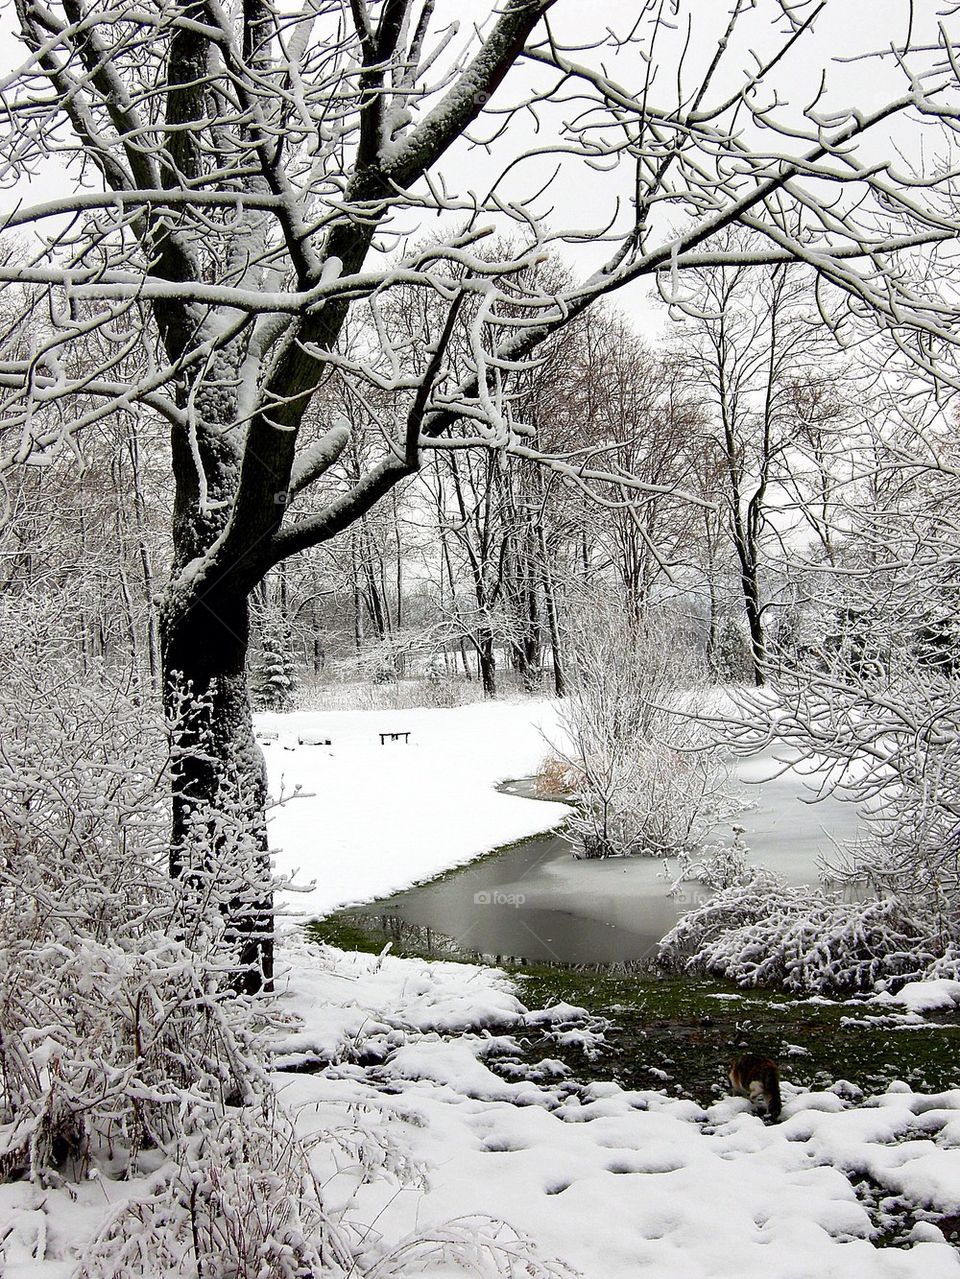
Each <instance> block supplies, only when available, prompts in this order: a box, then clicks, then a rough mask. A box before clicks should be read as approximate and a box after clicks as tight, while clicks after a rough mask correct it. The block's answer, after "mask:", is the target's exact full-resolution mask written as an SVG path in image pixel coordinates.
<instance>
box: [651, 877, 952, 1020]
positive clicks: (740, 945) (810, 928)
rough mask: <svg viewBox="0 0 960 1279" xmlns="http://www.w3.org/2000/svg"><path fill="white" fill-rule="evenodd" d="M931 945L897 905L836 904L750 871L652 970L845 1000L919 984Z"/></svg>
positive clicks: (707, 906) (690, 917) (889, 900)
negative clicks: (889, 984) (879, 987)
mask: <svg viewBox="0 0 960 1279" xmlns="http://www.w3.org/2000/svg"><path fill="white" fill-rule="evenodd" d="M934 938H935V931H934V929H933V927H932V923H931V921H930V920H929V919H927V918H926V917H925V916H924V915H922V914H918V913H915V912H914V911H912V910H911V909H909V908H908V907H907V906H905V905H904V904H903V903H902V902H900V901H899V900H898V899H897V898H896V897H881V898H872V899H870V900H869V901H864V902H854V903H849V902H842V901H838V900H836V899H835V898H833V897H831V896H829V895H828V894H825V893H822V892H816V891H813V890H811V889H809V888H804V887H792V886H789V885H787V884H784V883H783V881H782V880H780V879H778V878H777V876H775V875H773V874H771V872H769V871H765V870H758V871H756V872H755V873H754V874H753V876H752V877H751V878H750V879H749V880H748V881H747V882H745V883H741V884H737V885H734V886H733V887H731V888H727V889H724V890H723V891H722V892H719V893H717V894H716V896H714V897H712V898H711V899H710V900H709V901H708V902H706V903H704V905H702V906H700V907H698V908H697V909H695V910H692V911H690V912H689V913H688V914H686V915H684V917H683V918H682V919H681V920H680V922H679V923H678V924H677V925H676V927H674V928H673V929H672V931H671V932H670V933H668V934H667V936H666V937H665V938H664V939H663V941H662V943H661V947H660V962H661V963H662V964H663V965H664V966H666V967H672V968H683V969H685V970H687V971H695V972H704V973H711V974H713V975H714V976H719V977H727V978H729V979H731V980H733V981H735V982H738V983H739V984H740V985H741V986H761V985H762V986H782V987H784V988H785V989H787V990H795V991H804V992H812V993H819V994H824V995H849V994H852V993H854V992H857V991H863V990H871V989H872V988H873V987H874V986H875V985H876V984H877V983H878V982H886V981H894V980H896V981H897V982H902V981H906V980H909V979H911V978H915V977H919V976H921V975H922V974H923V973H924V972H925V971H926V970H927V969H928V968H929V967H930V966H931V965H932V964H933V962H934V960H935V957H936V955H937V951H938V947H937V945H936V943H935V941H934Z"/></svg>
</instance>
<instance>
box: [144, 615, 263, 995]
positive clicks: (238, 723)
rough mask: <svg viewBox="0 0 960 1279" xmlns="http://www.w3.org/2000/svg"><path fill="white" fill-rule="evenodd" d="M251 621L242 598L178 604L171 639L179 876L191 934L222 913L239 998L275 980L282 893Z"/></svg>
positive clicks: (168, 682)
mask: <svg viewBox="0 0 960 1279" xmlns="http://www.w3.org/2000/svg"><path fill="white" fill-rule="evenodd" d="M248 614H249V609H248V601H247V597H246V595H244V594H243V593H242V592H235V593H234V592H230V591H229V590H218V591H217V592H216V595H215V596H213V595H210V596H207V597H206V598H202V599H200V600H196V601H194V602H193V603H192V604H187V605H185V606H182V605H178V604H177V602H176V601H175V600H173V601H168V603H167V606H166V608H165V610H164V612H163V615H162V621H161V637H162V651H163V687H164V700H165V706H166V711H167V715H168V717H169V719H170V722H171V723H172V724H173V725H174V726H175V755H174V761H173V768H172V774H173V830H172V838H171V845H170V873H171V875H172V876H173V877H174V878H176V879H179V880H181V881H182V882H183V885H184V889H185V895H184V907H185V915H186V917H187V918H186V919H185V923H186V926H187V927H188V928H190V927H192V926H195V925H196V924H197V923H199V922H201V921H202V920H203V919H205V918H206V919H212V918H215V913H216V912H219V914H220V916H221V917H222V919H223V924H224V928H225V932H226V938H227V941H228V944H229V945H230V946H231V947H232V950H233V955H234V971H233V976H232V984H233V986H234V989H236V990H237V991H238V992H243V993H255V992H256V991H258V990H260V989H263V988H267V989H269V987H270V983H271V979H272V976H273V894H272V877H271V868H270V856H269V851H268V847H267V834H266V817H265V805H266V797H267V785H266V769H265V765H264V760H263V754H262V752H261V750H260V748H259V746H258V745H257V742H256V740H255V739H254V735H253V721H252V717H251V711H250V700H249V697H248V694H247V683H246V671H245V665H246V654H247V643H248V636H249V615H248ZM191 916H192V918H191Z"/></svg>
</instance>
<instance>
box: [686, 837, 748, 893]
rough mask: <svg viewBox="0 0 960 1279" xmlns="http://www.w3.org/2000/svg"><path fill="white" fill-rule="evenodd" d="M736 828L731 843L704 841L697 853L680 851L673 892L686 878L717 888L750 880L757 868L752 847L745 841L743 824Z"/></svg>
mask: <svg viewBox="0 0 960 1279" xmlns="http://www.w3.org/2000/svg"><path fill="white" fill-rule="evenodd" d="M733 832H734V835H733V843H732V844H727V843H725V842H724V841H723V840H718V841H717V842H716V843H712V844H704V846H703V847H702V848H701V849H700V851H699V853H698V854H696V855H695V856H694V855H693V854H690V853H687V852H681V853H679V854H678V856H677V877H676V881H675V883H674V885H673V888H672V889H671V892H676V891H677V890H678V889H679V887H680V885H681V884H682V883H683V882H684V881H686V880H696V881H697V882H698V883H700V884H706V886H707V887H708V888H712V889H714V890H715V891H719V890H720V889H723V888H733V887H734V886H735V885H737V884H745V883H748V882H749V880H750V879H751V877H752V875H753V872H754V867H752V866H751V865H750V861H749V857H750V850H749V848H747V846H746V844H745V843H744V842H743V827H742V826H734V828H733Z"/></svg>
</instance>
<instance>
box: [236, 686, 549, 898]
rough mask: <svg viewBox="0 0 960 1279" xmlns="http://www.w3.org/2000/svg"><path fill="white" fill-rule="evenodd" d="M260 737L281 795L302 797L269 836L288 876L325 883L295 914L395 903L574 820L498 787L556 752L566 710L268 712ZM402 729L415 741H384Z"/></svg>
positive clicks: (532, 705) (526, 705)
mask: <svg viewBox="0 0 960 1279" xmlns="http://www.w3.org/2000/svg"><path fill="white" fill-rule="evenodd" d="M257 729H258V731H259V732H260V733H261V735H263V736H264V737H270V735H272V734H276V735H277V736H276V739H275V740H264V741H263V742H262V745H263V749H264V754H265V755H266V757H267V769H268V772H269V777H270V785H271V790H272V793H274V794H280V793H281V790H282V791H283V793H285V794H289V793H290V792H292V791H293V790H295V789H296V788H297V787H299V788H300V792H301V794H300V796H299V797H297V798H293V799H291V800H289V802H287V803H285V804H283V805H282V806H280V807H279V808H277V809H275V810H274V814H273V817H272V821H271V828H270V835H271V843H272V844H274V845H275V846H276V848H277V868H278V870H279V871H280V872H281V874H284V875H293V876H294V877H295V880H296V882H297V883H298V884H307V883H309V882H310V881H313V882H314V885H315V886H314V887H313V888H312V889H310V890H309V891H308V892H305V893H299V892H298V893H297V894H295V895H291V899H290V904H291V906H292V907H293V908H294V909H296V910H306V911H309V912H310V913H312V914H323V913H325V912H326V911H329V910H333V909H335V908H336V907H338V906H344V905H349V904H352V903H355V902H362V901H371V900H373V899H374V898H377V897H382V896H385V895H387V894H388V893H391V892H394V891H396V890H397V889H399V888H406V887H407V886H408V885H410V884H413V883H417V882H419V881H420V880H424V879H428V878H430V877H432V876H433V875H437V874H439V873H440V872H441V871H444V870H448V869H449V868H450V867H452V866H460V865H462V864H463V863H464V862H468V861H470V860H471V859H472V858H474V857H477V856H478V855H479V854H481V853H485V852H488V851H489V850H490V849H492V848H497V847H499V846H500V845H502V844H506V843H510V842H511V841H513V840H515V839H522V838H524V837H526V836H528V835H536V834H539V833H540V832H541V831H545V830H551V829H552V828H553V827H555V826H557V825H559V824H560V822H562V821H563V819H564V818H565V817H566V815H567V812H568V810H567V808H566V807H565V806H564V805H563V804H549V803H536V804H535V803H531V802H530V800H528V799H521V798H518V797H517V796H515V795H503V794H501V793H500V792H498V791H496V790H495V789H494V787H495V785H496V784H497V783H498V782H502V781H506V780H508V779H510V778H515V777H526V776H529V775H530V774H532V773H535V772H536V771H537V769H538V768H539V766H540V764H541V763H542V762H543V760H544V758H545V757H546V756H547V755H549V754H550V753H551V749H550V746H549V743H548V741H547V740H546V739H547V738H555V737H556V735H557V732H558V730H557V711H556V702H547V701H544V702H532V701H522V702H517V703H515V704H514V703H507V702H486V703H480V704H477V705H474V706H458V707H454V708H452V709H449V710H404V711H302V712H297V713H294V714H287V715H279V714H278V715H273V714H263V715H258V716H257ZM395 732H400V733H409V734H410V738H409V741H408V742H407V741H403V740H400V741H387V742H385V743H384V744H381V742H380V734H381V733H395ZM301 740H302V741H303V743H304V744H302V745H301V744H300V742H301ZM327 740H329V742H330V745H329V746H325V745H311V744H310V743H313V742H318V741H321V742H322V741H327Z"/></svg>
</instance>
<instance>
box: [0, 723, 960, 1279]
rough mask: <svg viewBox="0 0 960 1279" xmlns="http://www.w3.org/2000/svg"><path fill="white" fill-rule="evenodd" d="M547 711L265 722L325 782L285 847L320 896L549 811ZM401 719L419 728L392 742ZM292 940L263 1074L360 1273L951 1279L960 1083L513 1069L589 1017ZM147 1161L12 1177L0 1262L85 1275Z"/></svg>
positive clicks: (584, 1026)
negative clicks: (645, 1078) (805, 1084)
mask: <svg viewBox="0 0 960 1279" xmlns="http://www.w3.org/2000/svg"><path fill="white" fill-rule="evenodd" d="M551 714H552V711H551V708H550V707H549V706H548V705H541V704H538V703H529V702H528V703H524V704H520V705H517V706H511V705H477V706H471V707H465V708H459V709H457V710H455V711H446V710H423V711H407V712H402V713H400V714H397V713H395V712H390V713H372V712H356V713H350V714H347V713H344V714H339V713H323V714H302V715H288V716H276V717H270V716H262V717H260V719H259V728H260V730H261V731H262V732H264V733H268V734H269V733H270V732H276V733H277V734H278V737H277V740H276V741H273V742H269V743H267V746H266V749H267V753H268V758H269V767H270V771H271V780H272V783H273V785H274V786H275V787H279V786H280V784H281V783H282V784H283V785H284V786H285V787H286V788H287V789H290V788H291V787H293V786H295V785H300V786H302V787H303V788H304V790H310V791H312V792H314V796H313V797H312V798H306V799H300V800H296V801H293V802H291V803H290V804H288V805H287V806H285V807H283V808H282V809H280V810H279V811H278V812H277V813H276V815H275V816H274V819H273V821H274V825H273V839H274V842H275V843H276V844H279V845H280V846H281V849H282V852H281V861H280V867H281V869H282V870H285V871H291V870H293V869H294V867H295V866H299V874H300V878H301V879H302V878H303V877H304V876H309V877H314V878H316V880H317V881H318V886H317V888H316V889H315V890H313V892H312V893H311V894H310V895H309V896H307V897H306V899H305V904H306V905H307V907H308V908H309V909H310V910H311V911H321V910H324V909H329V908H331V907H334V906H337V905H339V904H342V903H345V902H349V901H357V900H362V899H364V898H370V897H373V896H377V895H380V894H383V893H386V892H389V891H391V890H393V889H396V888H398V887H400V886H402V885H403V884H406V883H409V882H410V881H411V880H413V879H419V878H424V877H427V876H430V875H433V874H435V873H437V872H438V871H440V870H442V869H444V868H446V867H449V866H453V865H456V864H459V863H461V862H463V861H465V860H468V859H469V858H471V857H473V856H475V855H477V854H478V853H481V852H483V851H485V850H487V849H489V848H492V847H495V846H496V845H498V844H501V843H503V842H505V841H508V840H512V839H517V838H520V837H522V836H526V835H529V834H532V833H536V832H538V831H541V830H543V829H544V828H549V827H550V826H552V825H554V824H556V823H557V822H558V821H559V820H561V819H562V817H563V814H564V811H565V810H564V808H563V806H561V805H546V804H539V803H532V802H530V801H529V800H524V799H517V798H513V797H510V796H505V795H500V794H498V793H497V792H495V791H494V790H493V786H494V784H495V783H496V782H498V781H500V780H503V779H504V778H507V777H513V776H518V775H523V774H529V773H531V772H533V771H534V770H535V769H536V768H537V766H538V764H539V763H540V761H541V759H542V758H543V757H544V755H545V754H547V751H548V748H547V746H546V743H545V742H544V740H543V737H542V736H541V729H542V730H543V731H545V732H547V734H548V735H550V734H552V733H554V732H555V731H556V729H555V723H553V722H552V720H551ZM407 731H409V732H410V735H411V736H410V743H409V745H407V744H405V743H403V742H388V743H386V744H385V745H383V746H381V745H380V739H379V734H380V733H381V732H407ZM300 737H302V738H304V739H309V740H312V741H316V739H318V738H327V737H329V739H330V741H331V745H330V746H329V747H327V746H322V745H308V744H306V740H305V743H304V744H303V745H301V744H299V741H298V739H299V738H300ZM288 747H294V749H287V748H288ZM301 900H304V899H301ZM278 958H279V965H278V971H279V976H278V983H277V985H278V991H277V998H276V1014H275V1016H274V1017H272V1018H271V1019H270V1028H269V1029H268V1030H267V1032H266V1035H267V1043H268V1048H269V1052H270V1056H271V1063H272V1068H273V1073H272V1075H271V1078H272V1080H273V1083H274V1085H275V1087H276V1089H277V1092H278V1095H279V1097H280V1099H281V1102H282V1104H283V1106H284V1107H285V1109H286V1110H287V1112H288V1114H289V1115H290V1117H291V1118H292V1120H293V1122H294V1124H295V1127H296V1131H297V1133H298V1135H299V1137H300V1138H301V1140H302V1142H303V1143H304V1146H305V1148H306V1149H307V1150H308V1151H309V1157H310V1161H311V1164H312V1166H313V1170H314V1172H315V1174H316V1176H317V1179H318V1183H319V1184H320V1186H321V1187H322V1193H323V1199H324V1204H325V1208H326V1211H327V1213H328V1214H329V1216H330V1219H331V1221H332V1223H333V1229H334V1230H335V1231H336V1232H337V1234H338V1236H339V1237H340V1238H341V1240H342V1241H343V1242H344V1244H345V1246H346V1249H347V1253H348V1254H349V1255H350V1256H351V1257H354V1258H355V1262H352V1263H351V1264H352V1265H353V1266H354V1268H353V1269H352V1270H350V1273H351V1274H354V1275H356V1276H357V1279H360V1277H361V1276H363V1277H364V1279H400V1277H401V1276H403V1277H406V1276H413V1275H419V1274H423V1275H427V1276H430V1279H453V1276H455V1275H458V1276H462V1275H463V1274H465V1273H468V1274H474V1275H477V1276H491V1279H493V1276H497V1277H498V1279H560V1277H561V1276H571V1275H582V1276H583V1279H636V1277H637V1276H643V1277H644V1279H726V1277H728V1276H729V1277H730V1279H734V1277H736V1279H948V1277H949V1279H960V1260H958V1253H957V1250H956V1249H955V1247H953V1246H952V1245H951V1244H950V1243H948V1242H947V1240H946V1237H945V1234H944V1230H946V1229H952V1228H954V1226H955V1225H956V1224H957V1223H958V1219H960V1088H957V1089H954V1090H951V1091H949V1092H946V1093H944V1094H941V1095H938V1096H924V1095H921V1094H917V1093H914V1092H912V1091H911V1090H910V1089H909V1088H908V1086H907V1085H906V1084H903V1083H898V1082H893V1083H891V1085H890V1086H889V1088H888V1089H887V1090H886V1091H885V1092H884V1093H882V1094H880V1095H877V1096H868V1097H863V1096H862V1095H861V1094H860V1093H859V1092H858V1090H857V1089H855V1088H854V1087H853V1086H852V1085H849V1084H845V1083H844V1082H843V1081H837V1082H836V1083H835V1085H834V1086H833V1087H832V1088H831V1089H829V1090H826V1091H822V1092H809V1091H803V1090H801V1089H798V1088H795V1087H792V1086H791V1084H790V1083H789V1075H788V1079H787V1081H786V1082H785V1084H784V1101H785V1105H784V1112H783V1119H782V1122H780V1123H779V1124H776V1125H766V1124H764V1123H763V1122H762V1120H761V1119H760V1118H759V1117H758V1116H756V1115H755V1114H754V1113H753V1112H752V1111H751V1108H750V1106H749V1104H748V1103H747V1102H746V1101H741V1100H736V1099H733V1098H723V1099H720V1100H717V1101H716V1102H714V1103H713V1104H711V1105H709V1106H707V1107H706V1108H704V1107H703V1106H701V1105H700V1104H698V1103H697V1102H694V1101H692V1100H685V1099H679V1098H677V1097H676V1096H672V1095H669V1094H668V1093H667V1092H666V1091H659V1092H658V1091H653V1090H647V1091H625V1090H623V1089H621V1088H620V1087H619V1086H618V1085H617V1084H615V1083H613V1082H605V1083H592V1084H588V1085H581V1084H579V1083H577V1082H576V1080H574V1079H572V1078H570V1077H569V1075H568V1071H567V1068H566V1067H565V1066H563V1065H562V1064H561V1063H560V1062H558V1061H554V1060H551V1059H546V1060H544V1061H542V1062H540V1063H539V1065H535V1066H533V1067H532V1068H531V1067H530V1066H529V1065H524V1064H523V1063H522V1061H521V1060H520V1039H521V1038H522V1036H523V1035H524V1033H525V1032H526V1031H527V1030H528V1029H530V1028H533V1027H536V1028H537V1031H538V1032H542V1031H543V1030H544V1028H546V1029H547V1031H548V1034H549V1035H550V1036H552V1037H553V1039H554V1040H555V1042H556V1043H557V1044H558V1045H560V1044H565V1043H576V1044H579V1045H580V1046H581V1047H583V1048H585V1049H586V1050H588V1051H589V1049H590V1047H591V1044H592V1043H595V1042H596V1036H597V1035H598V1034H600V1033H602V1026H601V1025H600V1023H598V1021H597V1020H596V1019H594V1018H592V1017H591V1016H590V1015H589V1013H588V1012H586V1011H585V1010H583V1009H576V1008H572V1007H570V1006H569V1005H559V1006H556V1007H554V1008H552V1009H539V1010H538V1009H535V1008H534V1009H531V1008H528V1007H527V1006H525V1004H524V1003H523V1002H522V998H523V989H522V986H521V987H519V988H515V987H513V986H511V984H510V983H509V981H508V980H507V978H506V977H505V976H504V975H503V974H502V973H500V972H499V971H498V970H496V969H490V968H481V967H476V966H473V965H469V964H453V963H427V962H425V961H421V960H406V959H400V958H396V957H393V956H391V955H383V956H380V957H376V956H370V955H360V954H350V953H344V952H342V951H339V950H336V949H334V948H330V947H324V946H315V945H310V944H308V943H306V942H305V941H304V940H303V939H302V936H301V935H300V933H299V932H298V931H297V930H290V932H289V933H288V935H287V936H286V938H285V941H284V944H283V945H282V947H281V949H280V953H279V957H278ZM731 998H736V997H735V996H731ZM890 1002H892V1001H891V998H890V997H889V996H887V997H880V1004H879V1006H880V1007H881V1008H883V1007H885V1006H886V1005H888V1004H889V1003H890ZM895 1002H896V1003H897V1005H898V1006H901V1007H903V1008H905V1009H907V1010H908V1012H909V1014H910V1016H911V1017H913V1018H915V1022H916V1025H921V1024H922V1016H923V1014H924V1013H926V1012H928V1011H931V1010H933V1009H936V1008H954V1007H956V1006H957V1005H958V1004H960V983H956V982H939V983H918V984H914V985H912V986H910V987H907V988H905V989H904V991H903V992H901V994H900V995H899V996H897V997H896V1001H895ZM858 1008H859V1009H860V1011H861V1012H862V1009H863V1005H862V1004H859V1005H858ZM494 1064H496V1067H497V1068H496V1070H494V1069H492V1068H491V1067H492V1066H493V1065H494ZM723 1070H724V1063H723V1062H722V1061H718V1062H717V1080H718V1082H719V1081H720V1080H721V1078H722V1076H723ZM148 1156H149V1152H147V1155H145V1156H144V1159H145V1162H146V1165H147V1166H146V1168H145V1171H144V1175H143V1176H140V1177H133V1178H131V1179H130V1180H119V1179H118V1180H114V1179H113V1178H112V1177H110V1176H109V1175H106V1176H105V1175H103V1173H104V1171H105V1169H100V1168H97V1167H94V1168H92V1169H91V1175H90V1177H89V1179H88V1180H86V1181H83V1182H81V1183H80V1184H79V1185H72V1184H66V1183H64V1184H62V1185H56V1184H54V1185H51V1186H47V1187H41V1186H35V1185H31V1184H29V1183H26V1182H18V1183H13V1184H8V1185H0V1272H2V1274H3V1277H4V1279H68V1277H72V1276H74V1275H78V1274H79V1273H80V1272H79V1271H78V1269H77V1266H78V1260H79V1259H80V1258H81V1257H82V1256H83V1253H84V1250H85V1249H86V1247H87V1245H88V1244H89V1243H90V1241H91V1240H93V1239H95V1238H96V1236H97V1235H98V1234H99V1233H100V1232H102V1231H103V1230H104V1229H105V1228H107V1227H108V1226H109V1223H110V1222H111V1221H112V1220H116V1219H117V1218H118V1216H119V1214H121V1213H122V1212H123V1210H124V1206H125V1204H126V1203H128V1202H129V1201H130V1200H131V1199H134V1200H144V1199H149V1198H150V1196H151V1194H152V1193H153V1187H154V1180H152V1179H151V1171H153V1174H154V1177H156V1176H159V1175H160V1171H159V1170H151V1169H150V1168H149V1163H150V1159H149V1157H148ZM941 1227H942V1228H941ZM881 1239H883V1240H884V1241H889V1240H890V1239H895V1240H896V1242H897V1244H898V1246H897V1247H881V1246H879V1244H880V1241H881ZM344 1255H347V1254H346V1253H345V1254H344ZM144 1273H145V1274H149V1275H150V1279H172V1272H171V1271H170V1270H169V1269H166V1270H164V1269H158V1270H157V1271H156V1272H150V1271H144Z"/></svg>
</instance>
